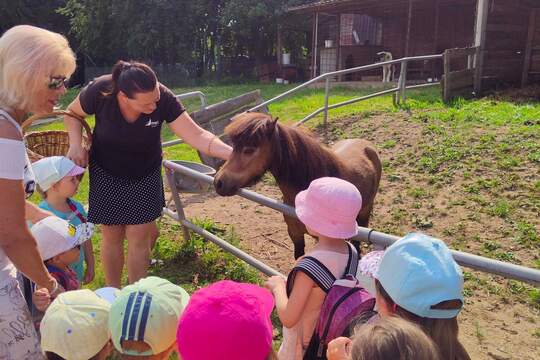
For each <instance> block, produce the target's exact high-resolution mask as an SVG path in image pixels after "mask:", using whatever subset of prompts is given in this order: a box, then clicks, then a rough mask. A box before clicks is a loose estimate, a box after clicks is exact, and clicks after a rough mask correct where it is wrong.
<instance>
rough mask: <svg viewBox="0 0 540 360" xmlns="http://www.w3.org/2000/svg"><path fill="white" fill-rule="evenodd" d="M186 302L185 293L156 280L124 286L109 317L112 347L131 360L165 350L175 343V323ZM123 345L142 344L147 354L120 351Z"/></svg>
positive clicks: (187, 297)
mask: <svg viewBox="0 0 540 360" xmlns="http://www.w3.org/2000/svg"><path fill="white" fill-rule="evenodd" d="M188 301H189V295H188V293H187V292H186V291H185V290H184V289H182V288H181V287H180V286H177V285H175V284H173V283H171V282H170V281H168V280H165V279H161V278H159V277H155V276H149V277H147V278H144V279H141V280H139V281H137V282H136V283H134V284H131V285H128V286H126V287H125V288H123V289H122V290H121V291H120V294H119V295H118V297H117V298H116V300H115V301H114V303H113V304H112V306H111V312H110V315H109V330H110V331H111V338H112V341H113V344H114V347H115V348H116V350H118V351H119V352H120V353H122V354H128V355H134V356H144V355H155V354H159V353H162V352H163V351H165V350H167V349H168V348H169V347H170V346H171V345H172V344H173V343H174V341H175V340H176V328H177V326H178V319H179V318H180V315H181V314H182V311H183V310H184V307H185V306H186V305H187V303H188ZM123 341H143V342H145V343H146V344H148V346H150V350H148V351H146V352H138V351H136V350H128V349H123V348H122V342H123Z"/></svg>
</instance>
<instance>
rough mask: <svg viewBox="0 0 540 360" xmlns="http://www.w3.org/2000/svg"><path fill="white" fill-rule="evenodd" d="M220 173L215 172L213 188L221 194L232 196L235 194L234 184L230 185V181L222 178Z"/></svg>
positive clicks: (236, 189)
mask: <svg viewBox="0 0 540 360" xmlns="http://www.w3.org/2000/svg"><path fill="white" fill-rule="evenodd" d="M220 175H221V174H219V173H218V174H217V175H216V177H215V178H214V189H216V192H217V193H218V194H219V195H221V196H232V195H234V194H236V192H237V191H238V188H237V187H236V186H231V184H230V182H228V181H226V180H225V179H223V177H222V176H220Z"/></svg>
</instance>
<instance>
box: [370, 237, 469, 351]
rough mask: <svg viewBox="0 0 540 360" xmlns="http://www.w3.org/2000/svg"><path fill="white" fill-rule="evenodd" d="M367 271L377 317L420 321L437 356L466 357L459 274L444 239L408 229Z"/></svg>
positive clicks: (460, 276)
mask: <svg viewBox="0 0 540 360" xmlns="http://www.w3.org/2000/svg"><path fill="white" fill-rule="evenodd" d="M368 255H369V254H368ZM368 255H366V256H365V257H364V258H370V257H369V256H368ZM375 258H376V257H375ZM361 262H362V261H361ZM377 262H378V260H375V261H374V263H377ZM360 268H362V265H361V266H360ZM366 272H367V273H368V276H370V275H374V277H375V279H373V280H372V282H373V283H374V284H373V287H374V289H375V293H376V301H377V307H378V311H379V315H380V317H382V318H384V317H388V316H398V317H401V318H404V319H406V320H409V321H411V322H413V323H415V324H417V325H419V326H420V328H421V329H422V330H424V332H425V333H426V335H428V336H429V337H430V338H431V339H432V340H433V342H434V343H435V345H436V346H437V349H438V351H439V353H440V358H441V359H445V360H446V359H449V360H469V359H470V357H469V355H468V354H467V351H466V350H465V348H464V347H463V345H462V344H461V343H460V342H459V340H458V323H457V315H458V314H459V312H460V311H461V308H462V306H463V274H462V272H461V269H460V267H459V265H458V264H457V263H456V262H455V261H454V259H453V257H452V253H451V252H450V250H449V249H448V247H447V246H446V244H445V243H444V242H442V241H441V240H438V239H435V238H433V237H430V236H427V235H424V234H421V233H410V234H407V235H406V236H405V237H403V238H401V239H399V240H398V241H396V242H395V243H394V244H392V245H391V246H390V247H388V248H387V249H386V251H385V252H384V254H383V255H382V258H380V263H379V265H378V269H376V271H375V272H374V274H373V270H369V271H366ZM369 273H371V274H369ZM376 321H377V319H370V320H369V322H370V323H372V322H376Z"/></svg>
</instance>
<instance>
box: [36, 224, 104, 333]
mask: <svg viewBox="0 0 540 360" xmlns="http://www.w3.org/2000/svg"><path fill="white" fill-rule="evenodd" d="M93 230H94V227H93V224H91V223H85V224H81V225H79V226H77V227H75V226H73V225H71V224H70V223H68V222H67V221H66V220H63V219H60V218H58V217H56V216H49V217H46V218H45V219H43V220H40V221H38V222H37V223H35V224H34V225H33V226H32V228H31V229H30V231H31V232H32V235H34V237H35V239H36V242H37V246H38V250H39V252H40V254H41V257H42V258H43V260H44V263H45V266H46V267H47V270H48V271H49V273H50V274H51V275H52V276H53V277H54V278H55V279H56V280H57V281H58V284H59V285H60V286H61V287H62V288H63V289H64V290H67V291H69V290H78V289H79V287H80V284H79V282H78V280H77V276H76V275H75V273H74V272H73V270H71V268H70V267H69V264H71V263H73V261H75V260H76V259H78V257H79V252H80V247H81V244H83V243H84V242H85V241H87V240H88V239H90V237H92V234H93ZM51 300H52V299H51V297H50V294H49V293H48V292H47V291H46V289H40V290H36V291H35V292H34V293H33V296H32V302H33V306H32V307H35V309H33V308H32V309H31V312H32V314H33V317H34V318H35V321H36V322H38V321H39V320H40V318H41V317H42V314H41V313H40V312H43V311H45V310H46V309H47V307H48V306H49V304H50V301H51ZM36 309H37V310H38V312H36V311H35V310H36Z"/></svg>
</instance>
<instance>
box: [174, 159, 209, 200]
mask: <svg viewBox="0 0 540 360" xmlns="http://www.w3.org/2000/svg"><path fill="white" fill-rule="evenodd" d="M172 162H173V163H175V164H178V165H182V166H185V167H188V168H190V169H192V170H195V171H198V172H200V173H202V174H205V175H210V176H213V175H214V174H215V173H216V170H215V169H214V168H211V167H210V166H207V165H204V164H200V163H196V162H193V161H185V160H172ZM174 183H175V187H176V190H178V192H184V193H186V192H187V193H203V192H207V191H208V190H210V187H211V186H212V184H207V183H205V182H201V181H198V180H196V179H193V178H191V177H188V176H185V175H182V174H179V173H177V172H175V173H174Z"/></svg>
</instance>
